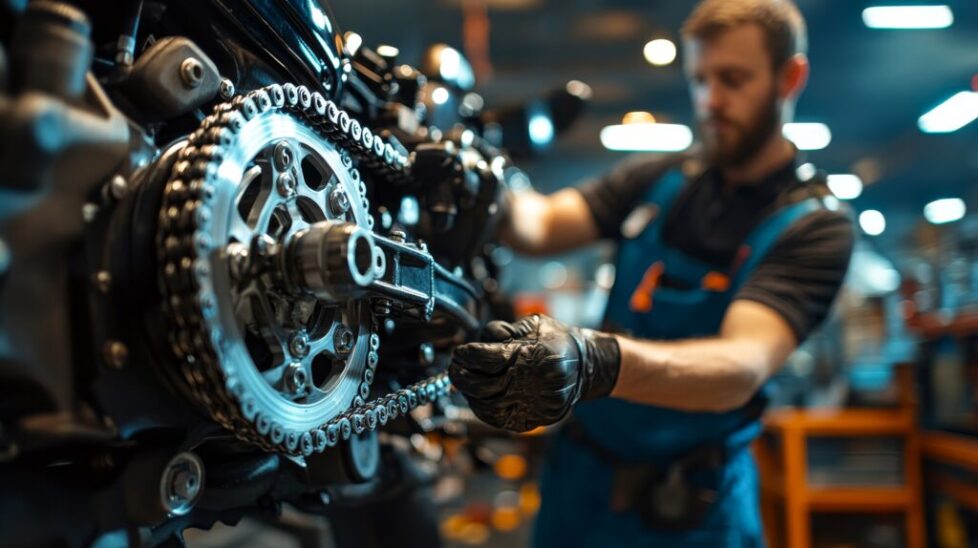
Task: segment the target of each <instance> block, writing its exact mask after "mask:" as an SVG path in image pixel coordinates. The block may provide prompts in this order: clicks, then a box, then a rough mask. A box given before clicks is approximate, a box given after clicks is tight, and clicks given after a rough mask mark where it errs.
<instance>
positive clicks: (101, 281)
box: [95, 270, 112, 293]
mask: <svg viewBox="0 0 978 548" xmlns="http://www.w3.org/2000/svg"><path fill="white" fill-rule="evenodd" d="M95 286H96V287H97V288H98V290H99V291H100V292H101V293H108V292H109V289H110V288H111V287H112V275H111V274H109V272H108V271H106V270H99V271H98V272H96V273H95Z"/></svg>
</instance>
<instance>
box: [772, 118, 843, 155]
mask: <svg viewBox="0 0 978 548" xmlns="http://www.w3.org/2000/svg"><path fill="white" fill-rule="evenodd" d="M782 133H784V136H785V137H787V138H788V140H789V141H791V142H793V143H794V144H795V146H796V147H798V150H822V149H823V148H825V147H827V146H829V143H831V142H832V132H831V131H829V126H827V125H825V124H821V123H804V124H800V123H792V124H785V125H784V128H782Z"/></svg>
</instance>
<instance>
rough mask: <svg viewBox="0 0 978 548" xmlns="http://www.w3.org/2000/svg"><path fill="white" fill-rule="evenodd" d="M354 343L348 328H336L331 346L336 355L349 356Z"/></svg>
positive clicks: (342, 326) (341, 326)
mask: <svg viewBox="0 0 978 548" xmlns="http://www.w3.org/2000/svg"><path fill="white" fill-rule="evenodd" d="M354 342H355V338H354V336H353V331H351V330H350V328H348V327H347V326H345V325H343V324H340V325H338V326H336V331H335V332H334V333H333V346H334V347H335V348H336V353H337V354H338V355H341V356H342V355H346V354H349V353H350V351H351V350H353V343H354Z"/></svg>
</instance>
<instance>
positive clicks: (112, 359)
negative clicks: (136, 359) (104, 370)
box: [103, 341, 129, 369]
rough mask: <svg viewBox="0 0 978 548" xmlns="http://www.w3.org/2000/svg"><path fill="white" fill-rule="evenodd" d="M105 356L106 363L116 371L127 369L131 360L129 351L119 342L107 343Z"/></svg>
mask: <svg viewBox="0 0 978 548" xmlns="http://www.w3.org/2000/svg"><path fill="white" fill-rule="evenodd" d="M103 354H104V357H105V363H107V364H109V365H110V366H111V367H114V368H116V369H122V368H123V367H125V366H126V361H127V360H128V359H129V349H128V348H126V345H124V344H122V343H121V342H119V341H107V342H106V343H105V348H104V352H103Z"/></svg>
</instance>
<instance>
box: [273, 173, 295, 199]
mask: <svg viewBox="0 0 978 548" xmlns="http://www.w3.org/2000/svg"><path fill="white" fill-rule="evenodd" d="M275 188H277V189H278V193H279V194H281V195H282V196H285V197H286V198H288V197H289V196H291V195H292V193H293V192H295V177H293V176H292V174H291V173H282V174H279V176H278V180H277V181H276V184H275Z"/></svg>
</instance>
